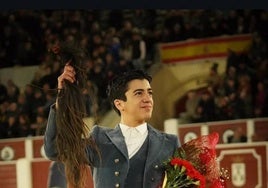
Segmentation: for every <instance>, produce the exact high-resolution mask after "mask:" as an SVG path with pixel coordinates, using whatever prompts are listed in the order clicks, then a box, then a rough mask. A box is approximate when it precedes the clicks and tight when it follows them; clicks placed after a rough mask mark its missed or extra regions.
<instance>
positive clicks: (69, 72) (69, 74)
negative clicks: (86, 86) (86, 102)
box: [58, 61, 76, 90]
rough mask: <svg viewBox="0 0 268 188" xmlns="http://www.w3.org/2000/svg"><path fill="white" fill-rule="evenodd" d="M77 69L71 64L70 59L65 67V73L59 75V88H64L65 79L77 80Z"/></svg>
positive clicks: (72, 81)
mask: <svg viewBox="0 0 268 188" xmlns="http://www.w3.org/2000/svg"><path fill="white" fill-rule="evenodd" d="M75 74H76V73H75V70H74V68H73V67H72V66H71V65H70V61H69V62H67V63H66V65H65V66H64V69H63V73H62V74H61V75H60V76H59V77H58V89H59V90H60V89H63V86H64V80H68V81H70V82H71V83H74V82H75Z"/></svg>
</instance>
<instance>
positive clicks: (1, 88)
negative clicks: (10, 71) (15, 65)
mask: <svg viewBox="0 0 268 188" xmlns="http://www.w3.org/2000/svg"><path fill="white" fill-rule="evenodd" d="M6 98H7V88H6V86H5V85H4V84H3V83H1V80H0V104H1V103H3V102H4V101H5V100H6Z"/></svg>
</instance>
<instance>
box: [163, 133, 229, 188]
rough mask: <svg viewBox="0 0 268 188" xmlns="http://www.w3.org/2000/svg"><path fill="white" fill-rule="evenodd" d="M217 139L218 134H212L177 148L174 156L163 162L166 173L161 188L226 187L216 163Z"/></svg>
mask: <svg viewBox="0 0 268 188" xmlns="http://www.w3.org/2000/svg"><path fill="white" fill-rule="evenodd" d="M218 139H219V135H218V133H212V134H210V135H205V136H201V137H199V138H196V139H193V140H191V141H189V142H187V143H185V144H183V145H182V146H181V147H180V148H178V150H177V151H176V152H175V154H174V156H173V157H172V158H170V159H169V160H168V161H166V162H165V167H166V173H165V179H164V183H163V186H162V187H163V188H171V187H184V188H188V187H192V186H198V187H199V188H205V187H206V186H208V185H210V188H224V187H226V185H225V180H226V178H224V179H223V178H222V177H223V176H222V173H221V172H220V168H219V165H218V163H217V161H216V151H215V147H216V144H217V142H218ZM206 182H207V185H206Z"/></svg>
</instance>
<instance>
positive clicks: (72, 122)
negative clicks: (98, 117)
mask: <svg viewBox="0 0 268 188" xmlns="http://www.w3.org/2000/svg"><path fill="white" fill-rule="evenodd" d="M53 49H54V50H53ZM53 49H52V51H53V52H54V53H55V54H56V55H59V57H60V60H61V63H62V64H63V65H65V64H66V63H67V62H69V63H70V65H71V66H73V68H74V69H75V72H76V75H75V77H76V81H75V83H71V82H69V81H68V80H64V86H63V89H62V90H60V92H58V97H57V102H58V108H57V111H56V114H57V115H56V125H57V135H56V147H57V151H58V160H59V161H62V162H63V163H64V165H65V173H66V178H67V181H68V184H70V185H71V187H76V188H82V187H85V180H86V176H87V174H86V166H87V165H88V164H89V165H90V163H89V160H88V157H87V153H86V148H87V146H88V145H89V146H90V147H92V148H93V149H95V150H96V151H97V152H98V149H97V146H96V144H95V143H94V141H93V139H92V138H91V137H88V133H89V130H88V128H87V125H86V124H85V122H84V121H83V119H84V118H85V117H86V116H87V113H86V106H85V100H84V98H83V94H82V91H83V89H85V87H86V72H85V70H86V69H85V68H84V59H85V55H86V54H85V53H84V51H83V49H81V48H79V47H78V44H77V43H74V42H63V43H58V44H56V45H55V46H54V47H53Z"/></svg>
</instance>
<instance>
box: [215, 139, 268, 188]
mask: <svg viewBox="0 0 268 188" xmlns="http://www.w3.org/2000/svg"><path fill="white" fill-rule="evenodd" d="M216 152H217V156H218V161H219V164H220V166H221V167H223V168H225V169H227V170H228V172H229V176H230V179H229V180H228V181H227V187H228V188H238V187H239V188H268V183H267V182H268V179H267V177H268V174H267V172H268V171H267V170H268V166H267V161H268V157H267V153H268V142H255V143H242V144H241V143H235V144H220V145H218V146H217V149H216Z"/></svg>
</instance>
